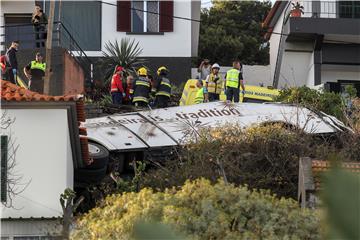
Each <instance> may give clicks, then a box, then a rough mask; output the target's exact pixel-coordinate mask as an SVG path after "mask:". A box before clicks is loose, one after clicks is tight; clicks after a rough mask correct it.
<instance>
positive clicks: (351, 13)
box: [298, 1, 360, 18]
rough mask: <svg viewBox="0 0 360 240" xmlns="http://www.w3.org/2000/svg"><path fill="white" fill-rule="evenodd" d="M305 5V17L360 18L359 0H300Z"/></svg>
mask: <svg viewBox="0 0 360 240" xmlns="http://www.w3.org/2000/svg"><path fill="white" fill-rule="evenodd" d="M298 2H299V3H300V5H301V6H303V7H304V14H303V17H312V18H360V2H359V1H298Z"/></svg>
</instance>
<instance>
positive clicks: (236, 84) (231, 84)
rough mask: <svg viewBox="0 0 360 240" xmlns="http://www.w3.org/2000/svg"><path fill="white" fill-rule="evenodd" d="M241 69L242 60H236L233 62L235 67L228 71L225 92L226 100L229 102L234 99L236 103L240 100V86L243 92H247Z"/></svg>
mask: <svg viewBox="0 0 360 240" xmlns="http://www.w3.org/2000/svg"><path fill="white" fill-rule="evenodd" d="M240 69H241V64H240V61H239V60H235V61H234V62H233V68H232V69H230V70H229V71H227V73H226V75H225V87H226V90H225V94H226V101H228V102H231V101H233V100H234V102H235V103H237V102H239V100H240V99H239V98H240V97H239V94H240V86H241V88H242V93H243V94H244V93H245V86H244V80H243V76H242V72H241V71H240Z"/></svg>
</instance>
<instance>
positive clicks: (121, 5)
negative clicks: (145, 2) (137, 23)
mask: <svg viewBox="0 0 360 240" xmlns="http://www.w3.org/2000/svg"><path fill="white" fill-rule="evenodd" d="M130 8H131V1H117V18H116V20H117V31H118V32H131V9H130Z"/></svg>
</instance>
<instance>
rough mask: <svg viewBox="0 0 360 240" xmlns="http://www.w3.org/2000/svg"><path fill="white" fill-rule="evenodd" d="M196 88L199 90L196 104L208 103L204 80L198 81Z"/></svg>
mask: <svg viewBox="0 0 360 240" xmlns="http://www.w3.org/2000/svg"><path fill="white" fill-rule="evenodd" d="M196 87H197V88H198V89H199V90H198V91H197V93H196V96H195V104H199V103H204V102H208V96H207V92H206V88H205V87H204V84H203V82H202V80H198V81H197V82H196Z"/></svg>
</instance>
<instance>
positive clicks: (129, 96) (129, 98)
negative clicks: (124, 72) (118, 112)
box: [123, 75, 134, 104]
mask: <svg viewBox="0 0 360 240" xmlns="http://www.w3.org/2000/svg"><path fill="white" fill-rule="evenodd" d="M133 80H134V77H133V76H132V75H129V76H127V77H126V88H125V98H124V99H123V103H124V104H131V102H132V94H133V87H132V86H133Z"/></svg>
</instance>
